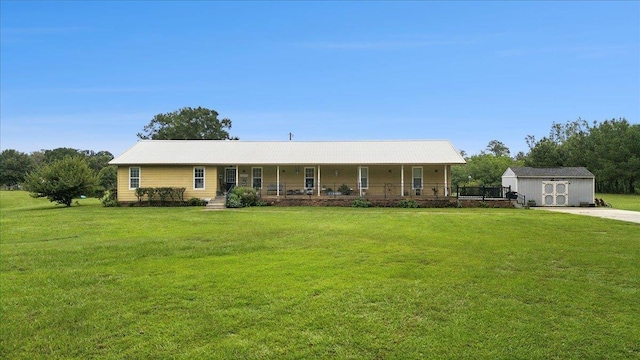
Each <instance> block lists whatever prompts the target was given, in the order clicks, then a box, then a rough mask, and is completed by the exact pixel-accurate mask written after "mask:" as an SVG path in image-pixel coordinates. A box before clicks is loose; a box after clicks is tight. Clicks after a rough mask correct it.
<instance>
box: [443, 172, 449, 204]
mask: <svg viewBox="0 0 640 360" xmlns="http://www.w3.org/2000/svg"><path fill="white" fill-rule="evenodd" d="M444 196H449V187H448V186H447V165H445V166H444Z"/></svg>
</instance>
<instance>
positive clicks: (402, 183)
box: [400, 165, 404, 197]
mask: <svg viewBox="0 0 640 360" xmlns="http://www.w3.org/2000/svg"><path fill="white" fill-rule="evenodd" d="M400 196H401V197H404V165H400Z"/></svg>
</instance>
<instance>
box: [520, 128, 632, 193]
mask: <svg viewBox="0 0 640 360" xmlns="http://www.w3.org/2000/svg"><path fill="white" fill-rule="evenodd" d="M526 141H527V144H528V145H529V148H530V151H529V153H528V154H527V156H526V159H525V163H526V165H527V166H534V167H554V166H567V167H569V166H584V167H586V168H587V169H589V170H590V171H591V172H592V173H593V174H594V175H595V176H596V190H597V191H598V192H612V193H633V192H634V191H636V192H640V124H630V123H629V122H628V121H627V120H626V119H624V118H620V119H611V120H605V121H603V122H601V123H598V122H594V123H593V124H592V125H589V124H588V123H587V122H586V121H584V120H582V119H578V120H575V121H568V122H567V123H566V124H557V123H553V125H552V126H551V131H550V132H549V136H548V137H544V138H542V139H541V140H539V141H535V138H534V137H533V136H531V135H529V136H527V138H526Z"/></svg>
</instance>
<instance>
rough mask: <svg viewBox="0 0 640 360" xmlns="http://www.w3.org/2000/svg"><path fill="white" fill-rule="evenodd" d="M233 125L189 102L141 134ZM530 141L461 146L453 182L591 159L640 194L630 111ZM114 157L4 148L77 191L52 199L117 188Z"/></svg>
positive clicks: (37, 191)
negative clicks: (519, 145) (477, 148)
mask: <svg viewBox="0 0 640 360" xmlns="http://www.w3.org/2000/svg"><path fill="white" fill-rule="evenodd" d="M230 128H231V120H229V119H226V118H224V119H218V113H217V112H216V111H214V110H210V109H206V108H202V107H198V108H189V107H185V108H182V109H180V110H178V111H174V112H170V113H166V114H158V115H156V116H155V117H154V118H153V119H152V120H151V121H150V122H149V124H147V125H146V126H145V127H144V128H143V131H142V132H141V133H138V137H139V138H140V139H152V140H177V139H185V140H189V139H191V140H223V139H226V140H237V139H238V138H237V137H232V136H231V135H229V132H228V130H229V129H230ZM525 141H526V143H527V145H528V147H529V151H528V152H527V153H524V152H519V153H518V154H516V155H515V156H511V153H510V150H509V148H508V147H507V146H506V145H505V144H504V143H502V142H501V141H498V140H491V141H490V142H489V143H488V145H487V147H486V148H485V149H484V150H483V151H481V152H480V153H479V154H475V155H471V156H468V155H467V154H466V153H465V152H464V151H462V152H461V154H462V155H463V157H464V158H465V160H466V161H467V165H466V166H456V167H453V169H452V182H453V184H454V185H461V186H481V185H483V186H488V185H499V184H501V182H502V174H503V173H504V171H505V170H506V169H507V168H508V167H513V166H531V167H558V166H565V167H574V166H584V167H586V168H587V169H589V170H590V171H591V172H592V173H593V174H594V175H595V176H596V191H598V192H604V193H634V192H636V193H640V124H630V123H629V122H628V121H627V120H626V119H624V118H619V119H611V120H605V121H603V122H597V121H594V122H593V123H592V124H589V123H588V122H586V121H585V120H583V119H580V118H578V119H577V120H575V121H568V122H566V123H564V124H562V123H555V122H554V123H553V124H552V126H551V130H550V132H549V135H548V136H545V137H543V138H541V139H539V140H537V139H536V138H535V136H533V135H528V136H527V137H526V138H525ZM112 159H113V154H111V153H110V152H108V151H98V152H95V151H93V150H78V149H72V148H64V147H63V148H57V149H52V150H41V151H36V152H33V153H31V154H26V153H22V152H19V151H17V150H13V149H8V150H4V151H2V153H0V185H2V186H3V187H19V186H20V185H22V184H24V185H25V188H27V190H29V191H31V192H32V194H33V195H36V196H47V197H50V196H49V195H51V194H53V195H51V196H53V197H56V196H58V197H59V193H60V192H61V191H62V190H60V189H61V188H63V187H66V188H67V189H71V190H70V191H68V193H67V194H66V195H65V197H64V199H63V200H52V201H56V202H59V203H64V204H67V205H68V203H69V201H70V200H69V196H71V195H69V193H73V194H74V196H75V195H78V194H81V193H83V192H84V193H87V195H96V194H97V195H99V194H101V193H102V192H104V191H106V190H109V189H113V188H115V187H116V181H117V174H116V168H115V166H110V165H109V164H108V163H109V161H111V160H112ZM81 178H83V179H84V180H83V181H80V179H81ZM45 183H47V184H46V186H45V185H44V184H45ZM50 199H51V197H50Z"/></svg>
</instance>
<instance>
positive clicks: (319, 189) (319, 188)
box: [316, 165, 322, 196]
mask: <svg viewBox="0 0 640 360" xmlns="http://www.w3.org/2000/svg"><path fill="white" fill-rule="evenodd" d="M316 188H318V196H320V191H321V190H322V187H321V186H320V165H318V186H316Z"/></svg>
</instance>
